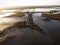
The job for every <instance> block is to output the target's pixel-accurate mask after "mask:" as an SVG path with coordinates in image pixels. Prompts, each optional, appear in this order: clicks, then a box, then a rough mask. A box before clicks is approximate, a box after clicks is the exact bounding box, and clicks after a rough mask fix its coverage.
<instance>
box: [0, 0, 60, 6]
mask: <svg viewBox="0 0 60 45" xmlns="http://www.w3.org/2000/svg"><path fill="white" fill-rule="evenodd" d="M36 5H38V6H40V5H60V0H0V7H5V6H36Z"/></svg>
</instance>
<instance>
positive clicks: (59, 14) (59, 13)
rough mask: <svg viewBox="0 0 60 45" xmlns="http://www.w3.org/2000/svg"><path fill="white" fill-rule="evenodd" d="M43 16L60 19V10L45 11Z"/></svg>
mask: <svg viewBox="0 0 60 45" xmlns="http://www.w3.org/2000/svg"><path fill="white" fill-rule="evenodd" d="M42 17H46V18H47V19H54V20H60V11H50V12H47V13H43V14H42Z"/></svg>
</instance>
